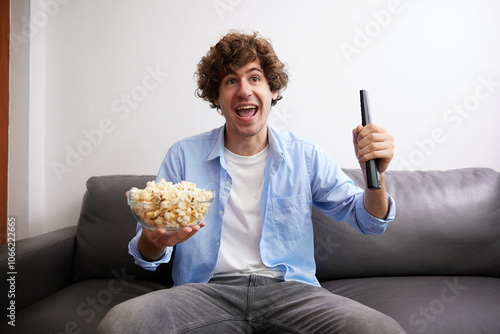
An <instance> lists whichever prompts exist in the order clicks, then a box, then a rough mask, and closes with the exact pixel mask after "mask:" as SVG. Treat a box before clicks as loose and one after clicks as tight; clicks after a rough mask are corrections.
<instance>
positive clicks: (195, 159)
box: [129, 126, 395, 286]
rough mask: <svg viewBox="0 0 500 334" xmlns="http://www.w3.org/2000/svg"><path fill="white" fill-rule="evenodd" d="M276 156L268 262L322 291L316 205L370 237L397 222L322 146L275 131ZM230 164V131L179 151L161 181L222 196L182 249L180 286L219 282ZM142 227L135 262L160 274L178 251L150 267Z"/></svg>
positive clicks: (265, 197)
mask: <svg viewBox="0 0 500 334" xmlns="http://www.w3.org/2000/svg"><path fill="white" fill-rule="evenodd" d="M268 141H269V144H268V145H269V146H268V157H267V161H266V170H265V179H264V188H263V189H264V190H263V194H262V207H261V210H262V219H263V223H262V226H263V227H262V238H261V240H260V251H261V256H262V261H263V263H264V264H265V265H266V266H268V267H278V268H280V269H282V271H284V272H285V275H284V279H285V280H287V281H290V280H293V281H299V282H303V283H307V284H312V285H316V286H319V282H318V280H317V279H316V276H315V272H316V266H315V261H314V238H313V227H312V220H311V214H312V205H313V204H314V205H316V206H317V207H318V209H320V210H321V211H322V212H324V213H325V214H326V215H327V216H329V217H331V218H332V219H334V220H336V221H339V222H341V221H347V222H348V223H349V224H350V225H351V226H352V227H354V228H355V229H357V230H359V231H361V232H362V233H365V234H374V235H377V234H380V233H382V232H383V231H384V230H385V228H386V227H387V223H388V222H389V221H392V220H393V219H394V216H395V203H394V201H393V199H392V198H391V197H390V196H389V195H388V198H389V213H388V215H387V218H386V219H385V220H382V219H377V218H375V217H373V216H372V215H370V214H369V213H368V212H367V211H366V209H365V208H364V205H363V189H361V188H359V187H357V186H355V185H354V183H353V181H352V180H351V179H350V178H349V177H348V176H347V175H346V174H345V173H344V172H343V171H342V170H341V169H340V168H339V167H338V165H337V164H336V163H335V161H334V160H333V159H332V158H331V157H330V156H329V155H328V154H327V153H326V152H325V151H323V150H322V149H321V148H319V147H318V146H317V145H316V144H315V143H314V142H312V141H310V140H308V139H305V138H303V137H300V136H297V135H294V134H293V133H291V132H289V131H285V130H279V129H274V128H271V127H268ZM225 166H226V163H225V160H224V126H222V127H220V128H218V129H214V130H211V131H209V132H205V133H202V134H199V135H196V136H193V137H190V138H187V139H184V140H182V141H180V142H177V143H176V144H174V145H173V146H172V147H171V148H170V150H169V151H168V152H167V154H166V156H165V159H164V161H163V163H162V165H161V167H160V170H159V173H158V175H157V181H159V180H160V179H165V180H167V181H170V182H173V183H177V182H180V181H182V180H187V181H190V182H193V183H195V184H196V185H197V187H199V188H203V189H212V190H215V191H216V198H215V202H214V204H213V206H212V208H211V210H210V213H209V214H208V216H207V218H206V219H205V222H206V226H205V227H203V228H202V229H201V230H200V231H198V232H197V233H196V234H195V235H194V236H193V237H192V238H190V239H188V240H187V241H185V242H183V243H180V244H178V245H176V253H175V261H174V263H173V270H172V276H173V280H174V284H175V285H182V284H185V283H206V282H208V281H209V280H210V278H211V276H212V275H213V272H214V269H215V264H216V261H217V257H218V251H219V245H220V239H221V230H222V218H223V216H224V212H225V208H226V203H227V200H228V197H229V193H230V191H231V176H230V175H229V174H228V173H227V171H226V167H225ZM141 228H142V227H141V226H140V225H139V224H138V227H137V235H136V237H135V238H134V239H132V240H131V241H130V243H129V253H130V254H131V255H132V256H134V258H135V263H137V264H138V265H140V266H142V267H143V268H144V269H147V270H151V271H154V270H155V269H156V268H157V267H158V266H159V265H160V264H162V263H165V262H168V261H170V256H171V254H172V250H173V248H172V247H167V251H166V253H165V255H164V256H163V257H162V258H161V259H160V260H158V261H154V262H149V261H145V260H144V259H143V258H142V256H141V254H140V252H139V249H138V247H137V241H138V238H139V236H140V231H141Z"/></svg>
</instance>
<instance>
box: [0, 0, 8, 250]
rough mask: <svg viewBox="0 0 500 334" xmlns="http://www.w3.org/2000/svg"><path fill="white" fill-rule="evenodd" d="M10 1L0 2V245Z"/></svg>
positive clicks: (2, 236) (0, 237)
mask: <svg viewBox="0 0 500 334" xmlns="http://www.w3.org/2000/svg"><path fill="white" fill-rule="evenodd" d="M9 66H10V0H0V127H1V129H0V244H4V243H6V242H7V199H8V195H7V191H8V170H9V101H10V99H9Z"/></svg>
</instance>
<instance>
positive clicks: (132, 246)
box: [128, 226, 173, 271]
mask: <svg viewBox="0 0 500 334" xmlns="http://www.w3.org/2000/svg"><path fill="white" fill-rule="evenodd" d="M137 231H138V232H137V234H136V236H135V237H134V238H133V239H132V240H130V242H129V243H128V252H129V254H130V255H132V256H133V257H134V263H135V264H137V265H139V266H141V267H142V268H144V269H145V270H148V271H155V270H156V268H158V266H159V265H160V264H163V263H168V262H169V261H170V257H171V255H172V250H173V247H167V249H166V251H165V254H164V255H163V256H162V257H161V258H160V259H158V260H156V261H147V260H144V258H143V257H142V254H141V252H140V251H139V246H138V241H139V237H140V236H141V233H142V226H141V227H137Z"/></svg>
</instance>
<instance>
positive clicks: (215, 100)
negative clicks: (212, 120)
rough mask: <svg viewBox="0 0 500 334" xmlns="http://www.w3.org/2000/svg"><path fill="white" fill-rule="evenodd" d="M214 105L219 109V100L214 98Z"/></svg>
mask: <svg viewBox="0 0 500 334" xmlns="http://www.w3.org/2000/svg"><path fill="white" fill-rule="evenodd" d="M214 104H215V105H216V106H217V107H220V103H219V98H217V97H214Z"/></svg>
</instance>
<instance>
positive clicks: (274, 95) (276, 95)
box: [273, 91, 278, 101]
mask: <svg viewBox="0 0 500 334" xmlns="http://www.w3.org/2000/svg"><path fill="white" fill-rule="evenodd" d="M277 98H278V91H274V92H273V101H274V100H276V99H277Z"/></svg>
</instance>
